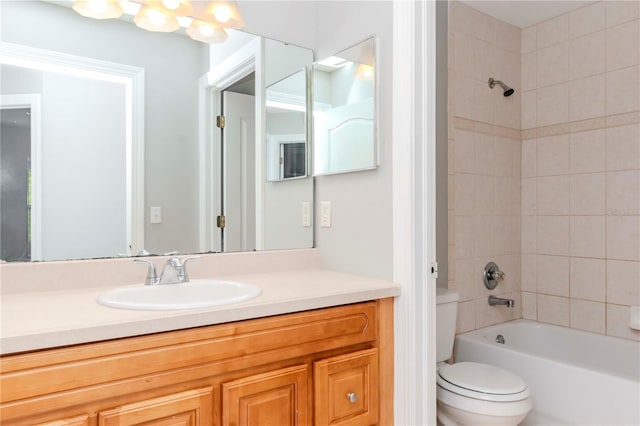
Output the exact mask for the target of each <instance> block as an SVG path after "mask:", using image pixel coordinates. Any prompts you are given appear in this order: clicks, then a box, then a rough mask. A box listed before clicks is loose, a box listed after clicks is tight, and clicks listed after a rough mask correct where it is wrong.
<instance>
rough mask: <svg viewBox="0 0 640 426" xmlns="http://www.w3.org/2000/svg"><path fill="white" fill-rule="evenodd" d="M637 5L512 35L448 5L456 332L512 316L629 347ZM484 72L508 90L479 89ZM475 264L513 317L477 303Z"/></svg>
mask: <svg viewBox="0 0 640 426" xmlns="http://www.w3.org/2000/svg"><path fill="white" fill-rule="evenodd" d="M639 5H640V2H635V1H621V2H614V1H607V2H598V3H594V4H592V5H589V6H586V7H583V8H581V9H578V10H576V11H573V12H571V13H568V14H564V15H561V16H558V17H556V18H553V19H550V20H548V21H545V22H542V23H540V24H538V25H535V26H532V27H529V28H525V29H524V30H520V29H518V28H515V27H512V26H510V25H507V24H505V23H503V22H500V21H498V20H496V19H494V18H492V17H489V16H487V15H484V14H482V13H480V12H477V11H475V10H474V9H472V8H470V7H468V6H466V5H464V4H461V3H460V2H450V13H449V16H450V23H449V28H450V30H449V31H450V34H449V138H450V140H449V259H450V260H449V268H450V270H449V279H450V281H449V287H450V288H454V289H456V291H457V292H458V293H459V294H460V304H459V312H458V322H457V329H458V330H457V331H458V332H464V331H469V330H473V329H475V328H481V327H484V326H486V325H490V324H493V323H497V322H502V321H506V320H509V319H512V318H518V317H520V316H522V317H524V318H529V319H536V320H539V321H542V322H548V323H553V324H558V325H563V326H568V327H572V328H578V329H584V330H589V331H593V332H597V333H603V334H609V335H613V336H619V337H623V338H628V339H636V340H638V339H640V332H636V331H633V330H631V329H630V328H629V326H628V324H629V306H631V305H640V83H639V80H640V68H639V64H640V29H639V27H640V24H639V15H640V13H639V7H640V6H639ZM490 76H493V77H495V78H496V79H500V80H504V81H505V82H506V83H507V84H510V85H511V86H513V87H514V88H515V89H516V93H515V94H514V95H513V96H511V97H509V98H504V97H502V94H501V91H500V89H499V88H497V87H496V88H495V89H493V90H490V89H489V88H488V86H487V79H488V78H489V77H490ZM489 260H494V261H496V262H497V263H498V264H499V265H500V267H501V269H502V270H504V271H505V272H506V273H507V280H506V281H505V282H503V283H501V284H500V285H499V286H498V288H497V289H496V290H495V291H494V292H492V293H494V294H496V295H499V296H503V297H510V298H514V299H515V300H516V303H517V305H516V306H517V308H516V309H514V310H509V309H507V308H504V307H489V306H488V304H487V301H486V297H487V296H488V294H489V293H490V292H489V291H488V290H486V289H485V288H484V286H483V284H482V280H481V273H482V268H483V267H484V265H485V264H486V262H487V261H489ZM520 296H521V298H520ZM520 302H521V303H520ZM518 307H520V308H518ZM520 309H521V311H520Z"/></svg>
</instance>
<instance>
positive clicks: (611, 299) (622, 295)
mask: <svg viewBox="0 0 640 426" xmlns="http://www.w3.org/2000/svg"><path fill="white" fill-rule="evenodd" d="M607 302H608V303H615V304H618V305H635V306H638V305H640V262H625V261H620V260H607Z"/></svg>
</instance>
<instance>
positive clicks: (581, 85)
mask: <svg viewBox="0 0 640 426" xmlns="http://www.w3.org/2000/svg"><path fill="white" fill-rule="evenodd" d="M604 114H605V78H604V74H600V75H594V76H591V77H586V78H581V79H578V80H573V81H570V82H569V120H571V121H578V120H586V119H589V118H595V117H601V116H603V115H604Z"/></svg>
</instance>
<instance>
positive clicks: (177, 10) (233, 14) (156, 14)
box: [72, 0, 244, 43]
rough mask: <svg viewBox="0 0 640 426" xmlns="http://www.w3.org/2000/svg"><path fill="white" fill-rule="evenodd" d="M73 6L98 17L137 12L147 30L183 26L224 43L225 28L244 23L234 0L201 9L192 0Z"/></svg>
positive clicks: (85, 0)
mask: <svg viewBox="0 0 640 426" xmlns="http://www.w3.org/2000/svg"><path fill="white" fill-rule="evenodd" d="M72 7H73V9H74V10H75V11H76V12H78V13H79V14H81V15H83V16H87V17H90V18H96V19H108V18H119V17H120V16H121V15H122V13H123V12H124V13H126V14H131V15H135V17H134V19H133V20H134V22H135V24H136V25H137V26H138V27H140V28H143V29H145V30H147V31H159V32H172V31H176V30H177V29H178V28H180V27H183V28H186V33H187V35H188V36H189V37H191V38H192V39H194V40H197V41H201V42H204V43H221V42H223V41H225V40H226V39H227V37H228V35H227V33H226V31H225V29H227V28H232V29H240V28H242V27H244V19H242V16H241V15H240V11H239V9H238V6H237V2H236V1H235V0H230V1H212V2H210V3H208V4H207V5H206V6H204V8H202V9H200V10H201V11H200V12H198V11H197V10H194V8H193V7H192V6H191V2H190V1H189V0H146V1H143V0H131V1H119V0H76V1H75V3H74V4H73V6H72ZM193 16H197V19H194V18H193Z"/></svg>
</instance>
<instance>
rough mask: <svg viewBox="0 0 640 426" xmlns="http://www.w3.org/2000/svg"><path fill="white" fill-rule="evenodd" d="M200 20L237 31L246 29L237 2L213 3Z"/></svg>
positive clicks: (208, 6)
mask: <svg viewBox="0 0 640 426" xmlns="http://www.w3.org/2000/svg"><path fill="white" fill-rule="evenodd" d="M200 19H201V20H203V21H205V22H208V23H210V24H213V25H214V26H218V27H222V28H233V29H236V30H237V29H240V28H242V27H244V19H242V16H241V15H240V11H239V10H238V5H237V2H236V1H212V2H211V3H209V4H208V5H207V6H206V7H205V8H204V10H203V12H202V13H201V14H200Z"/></svg>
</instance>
